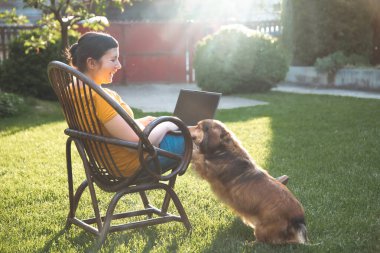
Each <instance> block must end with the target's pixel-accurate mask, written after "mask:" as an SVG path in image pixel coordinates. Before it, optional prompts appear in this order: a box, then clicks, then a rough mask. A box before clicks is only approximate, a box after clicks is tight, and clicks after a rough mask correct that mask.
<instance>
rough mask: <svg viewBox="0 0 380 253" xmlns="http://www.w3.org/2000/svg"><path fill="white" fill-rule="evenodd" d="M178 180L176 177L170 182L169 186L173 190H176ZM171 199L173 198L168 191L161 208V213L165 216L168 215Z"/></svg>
mask: <svg viewBox="0 0 380 253" xmlns="http://www.w3.org/2000/svg"><path fill="white" fill-rule="evenodd" d="M176 179H177V177H176V176H175V177H173V178H171V179H170V180H169V183H168V186H169V187H170V188H171V189H174V185H175V181H176ZM170 198H171V196H170V194H169V192H168V191H166V194H165V197H164V201H163V202H162V207H161V211H162V213H164V214H166V213H167V212H168V208H169V204H170Z"/></svg>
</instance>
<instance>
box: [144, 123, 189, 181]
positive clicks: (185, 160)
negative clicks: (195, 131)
mask: <svg viewBox="0 0 380 253" xmlns="http://www.w3.org/2000/svg"><path fill="white" fill-rule="evenodd" d="M165 121H167V122H172V123H174V124H175V125H176V126H178V128H179V131H176V134H182V135H183V137H184V141H185V151H184V154H183V156H182V159H181V162H180V163H179V165H178V166H177V167H176V168H174V169H173V170H172V172H171V173H170V174H168V175H161V171H162V170H161V166H160V164H159V161H158V155H159V154H161V155H166V156H167V155H169V156H171V157H178V155H177V154H175V153H171V152H168V151H165V150H161V149H159V148H157V147H154V154H153V153H152V154H153V162H154V163H155V165H156V166H157V167H158V168H159V174H157V173H155V172H154V171H152V170H149V168H148V164H147V163H146V160H145V159H144V155H143V152H139V155H140V163H141V165H142V167H143V169H145V170H146V171H147V172H148V173H150V174H151V175H152V176H154V177H155V178H157V179H159V180H162V181H166V180H169V179H170V178H172V177H173V176H175V175H177V174H179V175H183V174H184V173H185V172H186V169H187V167H188V165H189V163H190V160H191V156H192V150H193V142H192V139H191V135H190V132H189V129H188V128H187V126H186V125H185V124H184V123H183V122H182V121H181V120H180V119H179V118H176V117H171V116H162V117H158V118H157V119H155V120H154V121H152V122H151V123H150V124H149V125H148V126H147V127H146V128H145V129H144V134H145V135H146V136H149V134H150V133H151V132H152V130H153V129H154V128H155V127H156V126H157V125H159V124H160V123H162V122H165ZM142 148H143V144H142V143H141V142H139V151H140V150H142ZM167 157H168V156H167Z"/></svg>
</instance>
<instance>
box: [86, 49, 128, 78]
mask: <svg viewBox="0 0 380 253" xmlns="http://www.w3.org/2000/svg"><path fill="white" fill-rule="evenodd" d="M89 64H90V67H88V71H87V73H86V74H87V75H88V76H89V77H90V78H91V79H92V80H94V82H95V83H96V84H99V85H100V84H108V83H111V82H112V78H113V75H114V74H115V73H116V72H117V71H118V70H119V69H121V64H120V62H119V48H118V47H115V48H111V49H109V50H107V51H106V52H105V53H104V55H103V56H102V57H101V58H100V59H99V60H98V61H96V60H93V62H90V63H89Z"/></svg>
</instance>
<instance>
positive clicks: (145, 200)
mask: <svg viewBox="0 0 380 253" xmlns="http://www.w3.org/2000/svg"><path fill="white" fill-rule="evenodd" d="M139 194H140V198H141V201H142V202H143V205H144V208H145V209H146V208H149V207H150V204H149V200H148V197H147V196H146V193H145V191H140V192H139ZM152 217H153V214H151V213H150V214H148V218H149V219H151V218H152Z"/></svg>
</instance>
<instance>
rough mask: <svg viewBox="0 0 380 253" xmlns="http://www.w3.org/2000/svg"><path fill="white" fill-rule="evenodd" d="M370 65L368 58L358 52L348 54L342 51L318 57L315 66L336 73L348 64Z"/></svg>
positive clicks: (329, 72) (323, 71)
mask: <svg viewBox="0 0 380 253" xmlns="http://www.w3.org/2000/svg"><path fill="white" fill-rule="evenodd" d="M365 65H369V61H368V58H367V57H365V56H362V55H358V54H352V55H346V54H344V53H343V52H342V51H337V52H335V53H332V54H329V55H328V56H325V57H322V58H317V60H316V61H315V64H314V66H315V68H316V69H317V70H318V71H319V72H321V73H328V74H335V73H336V72H337V71H338V70H339V69H341V68H343V67H348V66H365Z"/></svg>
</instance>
